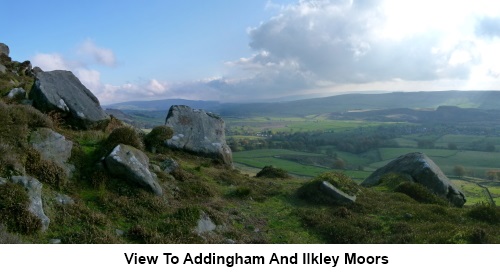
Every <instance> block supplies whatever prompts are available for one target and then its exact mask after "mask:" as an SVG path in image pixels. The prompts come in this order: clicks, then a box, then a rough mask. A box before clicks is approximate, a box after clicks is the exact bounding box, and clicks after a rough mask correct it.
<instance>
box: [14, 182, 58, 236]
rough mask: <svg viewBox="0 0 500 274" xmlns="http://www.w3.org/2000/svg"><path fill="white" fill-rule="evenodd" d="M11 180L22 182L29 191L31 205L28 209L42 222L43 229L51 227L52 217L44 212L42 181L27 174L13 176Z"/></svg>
mask: <svg viewBox="0 0 500 274" xmlns="http://www.w3.org/2000/svg"><path fill="white" fill-rule="evenodd" d="M11 181H12V182H13V183H15V184H20V185H22V186H23V187H24V189H25V190H26V192H27V193H28V196H29V199H30V205H29V208H28V210H29V211H30V212H31V213H33V215H35V216H36V217H37V218H38V219H40V221H41V222H42V231H45V230H47V228H48V227H49V223H50V219H49V217H47V216H46V215H45V213H44V212H43V204H42V183H40V182H39V181H38V180H37V179H35V178H32V177H27V176H13V177H12V178H11Z"/></svg>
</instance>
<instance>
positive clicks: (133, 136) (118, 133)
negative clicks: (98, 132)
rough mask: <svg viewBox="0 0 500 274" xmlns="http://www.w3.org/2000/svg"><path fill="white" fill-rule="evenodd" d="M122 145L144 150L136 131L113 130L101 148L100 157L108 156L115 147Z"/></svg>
mask: <svg viewBox="0 0 500 274" xmlns="http://www.w3.org/2000/svg"><path fill="white" fill-rule="evenodd" d="M119 144H124V145H129V146H133V147H135V148H137V149H140V150H142V149H143V148H144V146H143V144H142V141H141V138H140V137H139V134H138V133H137V131H135V130H134V129H133V128H131V127H119V128H116V129H114V130H113V131H112V132H111V134H109V136H108V138H107V139H106V140H105V141H104V143H103V144H102V146H101V150H100V152H101V153H100V154H101V155H100V156H105V155H107V154H109V153H110V152H111V151H112V150H113V149H114V148H115V147H116V146H117V145H119Z"/></svg>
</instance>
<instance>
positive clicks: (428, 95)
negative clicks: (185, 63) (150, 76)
mask: <svg viewBox="0 0 500 274" xmlns="http://www.w3.org/2000/svg"><path fill="white" fill-rule="evenodd" d="M498 102H500V91H433V92H392V93H381V94H343V95H336V96H330V97H323V98H314V99H304V100H296V101H288V102H269V103H220V102H217V101H192V100H183V99H167V100H154V101H133V102H123V103H117V104H112V105H108V106H104V107H105V108H113V109H119V110H125V111H127V112H129V111H132V110H134V111H167V110H168V109H169V108H170V106H171V105H187V106H190V107H192V108H200V109H205V110H207V111H211V112H215V113H218V114H220V115H222V116H226V117H228V116H279V115H285V116H307V115H314V114H323V113H335V112H339V113H342V112H346V111H352V110H381V109H395V108H410V109H436V108H438V107H439V106H456V107H461V108H478V109H500V104H498Z"/></svg>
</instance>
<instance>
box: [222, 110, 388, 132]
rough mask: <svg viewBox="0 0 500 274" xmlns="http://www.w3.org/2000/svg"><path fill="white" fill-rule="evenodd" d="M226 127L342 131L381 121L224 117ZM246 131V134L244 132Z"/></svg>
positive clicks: (284, 130) (319, 117)
mask: <svg viewBox="0 0 500 274" xmlns="http://www.w3.org/2000/svg"><path fill="white" fill-rule="evenodd" d="M225 121H226V124H227V126H228V128H230V130H231V131H232V132H235V134H236V135H239V134H243V135H248V134H249V133H250V134H256V133H258V132H262V131H269V130H270V131H271V132H272V133H273V134H275V133H278V132H308V131H327V132H328V131H335V132H342V131H347V130H353V129H357V128H361V127H377V126H380V125H385V124H394V123H392V122H391V123H383V122H366V121H339V120H330V119H326V118H325V117H324V116H315V115H314V116H308V117H304V118H301V117H284V118H280V117H251V118H242V119H237V118H225ZM244 133H247V134H244Z"/></svg>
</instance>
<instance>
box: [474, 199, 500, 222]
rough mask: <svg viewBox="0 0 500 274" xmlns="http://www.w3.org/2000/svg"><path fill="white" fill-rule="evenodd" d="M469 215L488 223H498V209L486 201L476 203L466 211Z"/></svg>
mask: <svg viewBox="0 0 500 274" xmlns="http://www.w3.org/2000/svg"><path fill="white" fill-rule="evenodd" d="M468 215H469V217H471V218H473V219H476V220H478V221H482V222H487V223H490V224H497V223H500V210H499V209H498V208H497V207H496V206H494V205H491V204H488V203H479V204H476V205H475V206H474V207H472V209H471V210H470V211H469V212H468Z"/></svg>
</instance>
